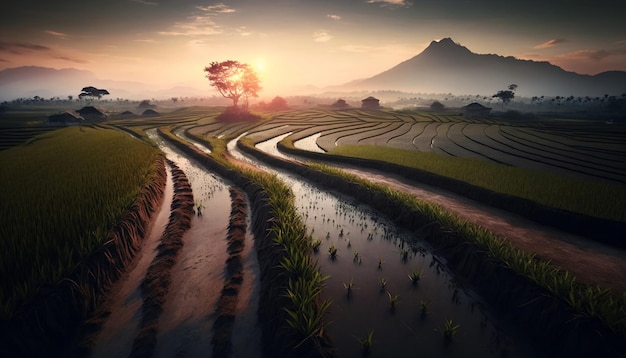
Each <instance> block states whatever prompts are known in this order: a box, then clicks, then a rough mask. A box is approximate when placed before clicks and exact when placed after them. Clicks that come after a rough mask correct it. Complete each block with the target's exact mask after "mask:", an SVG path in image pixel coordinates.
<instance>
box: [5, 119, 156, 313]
mask: <svg viewBox="0 0 626 358" xmlns="http://www.w3.org/2000/svg"><path fill="white" fill-rule="evenodd" d="M36 139H37V140H36V141H34V142H33V143H32V144H29V145H26V146H19V147H14V148H11V149H7V150H5V151H2V152H0V164H1V166H2V168H3V170H2V171H1V172H0V202H1V203H2V205H0V222H1V223H0V237H1V238H2V242H0V245H1V246H2V250H0V255H1V258H0V272H2V276H3V279H2V282H1V286H0V317H1V318H2V319H6V318H9V317H10V316H11V315H12V314H13V313H14V311H15V309H16V308H17V307H19V306H20V305H21V304H22V303H24V302H25V301H28V300H29V299H30V298H32V297H33V296H34V295H35V294H36V293H37V292H38V291H39V290H42V289H44V288H46V287H51V286H54V285H55V284H56V283H57V282H59V280H61V279H63V278H64V277H66V276H67V275H68V274H69V273H70V272H71V271H72V269H73V268H74V267H75V266H76V265H77V264H78V263H79V262H80V261H81V260H83V259H84V258H85V257H86V256H88V255H89V253H91V252H92V251H93V250H95V249H96V248H97V247H98V245H100V244H102V243H103V242H102V241H103V239H104V238H105V237H106V234H107V232H108V231H109V230H110V229H111V228H112V227H113V225H114V224H115V223H116V222H117V221H118V220H119V219H120V218H121V216H122V214H123V213H124V211H125V210H127V209H128V208H129V207H130V206H131V205H132V204H133V202H134V200H136V198H137V196H138V195H139V193H140V191H141V189H142V188H143V187H144V186H145V185H146V184H147V183H148V182H149V181H150V180H151V178H152V176H153V175H154V164H155V162H156V159H157V158H158V157H159V155H160V154H159V152H158V150H157V149H156V148H154V147H152V146H150V145H147V144H146V143H143V142H141V141H138V140H136V139H133V138H130V137H129V136H127V135H125V134H123V133H120V132H118V131H114V130H106V129H93V128H84V127H80V128H79V127H69V128H64V129H59V130H57V131H54V132H50V133H45V134H42V135H40V136H38V137H37V138H36Z"/></svg>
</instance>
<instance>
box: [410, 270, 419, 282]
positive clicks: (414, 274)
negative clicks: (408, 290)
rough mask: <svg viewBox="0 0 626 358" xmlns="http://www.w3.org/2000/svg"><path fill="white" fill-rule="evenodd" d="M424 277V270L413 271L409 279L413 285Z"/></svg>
mask: <svg viewBox="0 0 626 358" xmlns="http://www.w3.org/2000/svg"><path fill="white" fill-rule="evenodd" d="M421 278H422V271H413V272H411V273H410V274H409V279H410V280H411V282H412V283H413V285H417V282H418V281H419V280H420V279H421Z"/></svg>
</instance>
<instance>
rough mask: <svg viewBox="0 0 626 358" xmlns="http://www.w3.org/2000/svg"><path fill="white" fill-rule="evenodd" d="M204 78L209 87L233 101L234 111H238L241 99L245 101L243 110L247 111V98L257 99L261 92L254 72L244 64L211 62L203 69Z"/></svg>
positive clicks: (231, 61) (229, 61) (230, 61)
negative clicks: (206, 79)
mask: <svg viewBox="0 0 626 358" xmlns="http://www.w3.org/2000/svg"><path fill="white" fill-rule="evenodd" d="M204 71H205V72H207V75H206V77H207V78H208V79H209V82H210V83H211V86H213V87H215V88H216V89H217V90H218V92H219V93H220V94H221V95H222V96H223V97H224V98H229V99H231V100H232V101H233V108H234V110H235V111H237V110H238V109H239V107H238V105H239V100H240V99H241V97H243V98H244V99H245V100H246V103H245V108H244V110H245V111H247V110H248V98H249V97H250V96H252V97H257V96H258V94H257V92H259V91H260V90H261V87H260V86H259V78H258V77H257V74H256V72H255V71H254V70H253V69H252V68H251V67H250V66H249V65H248V64H245V63H240V62H238V61H233V60H228V61H224V62H211V64H210V66H208V67H205V68H204Z"/></svg>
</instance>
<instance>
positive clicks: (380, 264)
mask: <svg viewBox="0 0 626 358" xmlns="http://www.w3.org/2000/svg"><path fill="white" fill-rule="evenodd" d="M384 263H385V260H383V259H382V257H379V258H378V269H379V270H382V269H383V264H384Z"/></svg>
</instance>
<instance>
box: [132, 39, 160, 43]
mask: <svg viewBox="0 0 626 358" xmlns="http://www.w3.org/2000/svg"><path fill="white" fill-rule="evenodd" d="M133 41H135V42H144V43H148V44H155V43H156V40H154V39H136V40H133Z"/></svg>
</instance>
